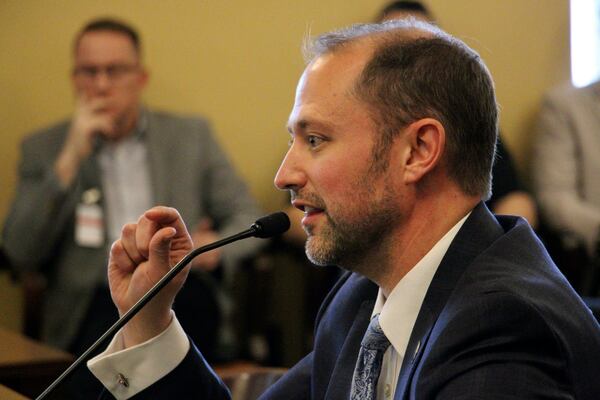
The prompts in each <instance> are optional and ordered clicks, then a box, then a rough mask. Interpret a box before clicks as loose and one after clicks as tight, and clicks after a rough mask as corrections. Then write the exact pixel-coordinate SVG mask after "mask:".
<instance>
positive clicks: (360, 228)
mask: <svg viewBox="0 0 600 400" xmlns="http://www.w3.org/2000/svg"><path fill="white" fill-rule="evenodd" d="M394 200H396V199H393V198H392V196H388V195H386V196H385V197H384V199H382V200H381V201H380V202H378V203H377V204H371V205H370V206H369V209H368V210H365V212H364V213H363V214H361V215H360V217H359V218H356V219H355V220H348V219H345V220H337V221H334V220H333V219H332V218H331V217H330V216H329V214H328V213H327V212H325V216H326V218H327V224H326V225H324V227H323V229H322V230H321V232H320V233H319V235H315V236H311V235H310V231H309V232H307V233H308V234H309V236H308V239H307V241H306V246H305V250H306V255H307V257H308V259H309V260H310V261H311V262H312V263H314V264H316V265H320V266H326V265H337V266H340V267H343V268H344V269H347V270H350V271H354V272H359V273H361V274H363V275H366V276H371V275H372V274H371V273H370V269H372V268H379V267H377V264H379V263H378V261H377V260H376V259H375V257H374V255H378V257H377V258H378V259H382V257H381V256H384V257H385V254H386V246H387V245H388V243H389V240H388V238H389V233H390V232H391V231H392V230H393V229H395V228H396V227H397V226H398V224H399V223H400V222H401V215H400V212H399V211H398V210H397V208H396V207H395V206H394V204H393V203H392V201H394ZM365 204H366V203H365Z"/></svg>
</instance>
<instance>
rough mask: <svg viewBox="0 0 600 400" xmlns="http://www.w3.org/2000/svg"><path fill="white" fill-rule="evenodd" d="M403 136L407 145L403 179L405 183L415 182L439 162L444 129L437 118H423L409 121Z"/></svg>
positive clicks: (443, 143) (444, 141)
mask: <svg viewBox="0 0 600 400" xmlns="http://www.w3.org/2000/svg"><path fill="white" fill-rule="evenodd" d="M404 137H405V139H406V143H407V145H408V157H407V158H406V162H405V172H404V179H405V182H406V183H416V182H418V181H419V180H421V179H422V178H423V177H424V176H425V175H427V174H428V173H430V172H431V171H432V170H433V169H434V168H435V167H436V166H437V165H439V164H440V163H441V160H442V155H443V153H444V148H445V146H446V130H445V129H444V126H443V125H442V124H441V123H440V122H439V121H438V120H436V119H433V118H423V119H420V120H418V121H415V122H413V123H411V124H410V125H409V126H408V127H407V128H406V129H405V132H404Z"/></svg>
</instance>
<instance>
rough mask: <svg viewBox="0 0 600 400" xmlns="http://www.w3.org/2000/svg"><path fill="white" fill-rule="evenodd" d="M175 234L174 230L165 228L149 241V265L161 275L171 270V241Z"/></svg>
mask: <svg viewBox="0 0 600 400" xmlns="http://www.w3.org/2000/svg"><path fill="white" fill-rule="evenodd" d="M176 233H177V231H176V230H175V228H172V227H170V226H169V227H165V228H162V229H160V230H159V231H158V232H156V234H155V235H154V236H153V237H152V239H151V240H150V246H149V252H150V255H149V260H150V263H151V264H152V265H153V266H154V267H155V268H157V269H158V270H159V271H160V272H162V273H166V272H167V271H168V270H169V269H170V268H171V258H170V250H171V240H172V239H173V237H174V236H175V235H176Z"/></svg>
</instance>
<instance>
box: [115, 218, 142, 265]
mask: <svg viewBox="0 0 600 400" xmlns="http://www.w3.org/2000/svg"><path fill="white" fill-rule="evenodd" d="M136 228H137V226H136V224H126V225H125V226H123V229H122V230H121V239H119V240H117V241H116V242H115V243H113V245H112V247H111V251H110V256H111V260H112V262H113V263H115V264H116V265H117V266H118V267H119V269H121V270H122V271H124V272H133V270H134V269H135V267H136V266H137V265H138V264H140V263H142V262H143V261H145V260H146V258H145V257H144V256H143V255H142V254H141V253H140V250H139V248H138V246H137V243H136V237H135V235H136Z"/></svg>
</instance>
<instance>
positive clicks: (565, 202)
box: [533, 82, 600, 254]
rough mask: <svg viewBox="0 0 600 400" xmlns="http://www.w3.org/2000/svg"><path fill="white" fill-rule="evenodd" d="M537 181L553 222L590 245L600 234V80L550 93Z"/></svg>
mask: <svg viewBox="0 0 600 400" xmlns="http://www.w3.org/2000/svg"><path fill="white" fill-rule="evenodd" d="M533 161H534V162H533V166H534V168H533V182H534V189H535V194H536V196H537V198H538V201H539V205H540V209H541V211H542V213H543V215H544V216H545V220H546V221H547V222H548V224H549V225H550V226H551V227H552V228H554V229H555V230H557V231H559V232H560V233H561V234H562V236H563V237H565V236H566V237H571V238H574V239H575V240H576V241H577V242H583V243H585V245H586V247H587V249H588V251H589V252H590V254H591V253H592V252H593V251H594V246H595V241H596V239H597V238H598V235H599V234H600V179H599V177H600V82H597V83H595V84H592V85H590V86H587V87H584V88H580V89H575V88H573V87H567V86H565V87H559V88H556V89H554V90H552V91H550V92H549V93H548V95H547V96H546V98H545V99H544V102H543V103H542V109H541V111H540V116H539V122H538V127H537V136H536V139H535V142H534V159H533Z"/></svg>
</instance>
